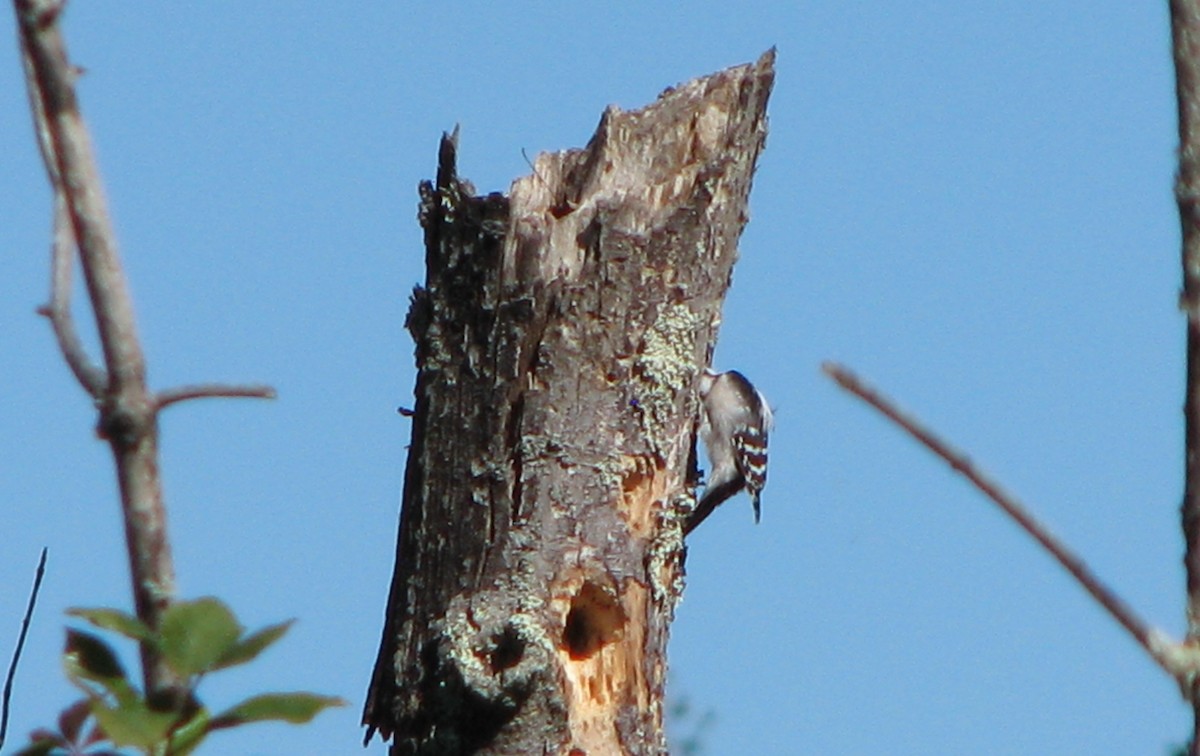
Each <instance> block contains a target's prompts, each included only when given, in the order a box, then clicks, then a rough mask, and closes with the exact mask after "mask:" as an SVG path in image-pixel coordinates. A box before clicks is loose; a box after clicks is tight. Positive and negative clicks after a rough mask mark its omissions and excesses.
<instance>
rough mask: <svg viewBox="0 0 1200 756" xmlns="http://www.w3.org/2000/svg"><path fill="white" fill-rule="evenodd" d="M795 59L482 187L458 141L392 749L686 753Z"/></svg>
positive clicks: (401, 551)
mask: <svg viewBox="0 0 1200 756" xmlns="http://www.w3.org/2000/svg"><path fill="white" fill-rule="evenodd" d="M773 79H774V51H770V52H768V53H766V54H765V55H763V56H762V58H760V59H759V60H758V61H757V62H756V63H754V64H750V65H745V66H739V67H736V68H732V69H729V70H726V71H723V72H720V73H717V74H714V75H712V76H709V77H706V78H702V79H698V80H696V81H693V82H690V83H688V84H685V85H682V86H680V87H678V88H675V89H670V90H667V91H666V92H664V93H663V95H662V96H660V98H659V99H658V100H657V101H656V102H655V103H654V104H652V105H650V106H648V107H646V108H644V109H641V110H637V111H631V112H623V111H620V110H618V109H616V108H609V109H608V110H607V111H606V112H605V113H604V115H603V116H602V118H601V121H600V124H599V126H598V128H597V130H596V133H595V135H594V136H593V137H592V139H591V141H590V142H589V144H588V146H587V147H586V148H584V149H582V150H570V151H565V152H559V153H554V154H543V155H541V156H539V157H538V159H537V160H536V163H535V172H534V174H533V175H531V176H527V177H525V178H522V179H520V180H518V181H516V182H515V183H514V184H513V186H512V190H511V192H510V194H509V195H508V196H502V195H499V194H493V195H489V196H486V197H475V196H472V195H473V191H472V189H471V188H470V186H469V184H467V183H466V182H465V181H463V180H461V179H460V178H459V177H458V175H457V166H456V147H457V136H456V135H455V136H447V137H445V138H444V139H443V141H442V145H441V149H440V154H439V160H438V177H437V180H436V182H433V183H425V184H423V185H422V187H421V211H420V218H421V223H422V226H423V228H424V229H425V243H426V263H427V279H426V282H425V285H424V286H423V287H420V288H418V289H417V290H416V291H415V292H414V294H413V301H412V307H411V310H410V312H409V317H408V328H409V330H410V331H411V333H412V335H413V337H414V339H415V341H416V361H417V369H418V377H417V384H416V391H415V393H416V404H415V414H414V417H413V438H412V444H411V446H410V449H409V457H408V467H407V472H406V477H405V486H404V496H403V504H402V511H401V518H400V533H399V538H398V546H397V557H396V570H395V575H394V577H393V582H392V586H391V591H390V596H389V600H388V607H387V613H386V618H385V628H384V634H383V640H382V643H381V648H380V653H379V657H378V660H377V662H376V665H375V670H374V674H373V676H372V681H371V686H370V690H369V692H368V699H367V704H366V708H365V711H364V724H365V725H366V726H367V727H368V736H367V737H368V738H370V736H371V733H373V732H374V731H376V730H377V731H379V732H380V733H381V734H382V735H383V736H384V737H385V738H386V737H391V738H393V747H392V752H393V753H396V754H409V753H421V754H426V753H495V754H501V753H512V754H516V753H522V754H526V753H571V752H577V753H593V754H596V753H632V754H652V753H654V754H656V753H664V752H665V751H666V741H665V736H664V734H663V707H662V701H663V694H664V690H665V680H666V666H667V664H666V645H667V638H668V632H669V627H670V621H671V619H672V617H673V613H674V608H675V605H676V603H677V602H678V600H679V598H680V595H681V593H682V589H683V557H684V550H683V541H682V537H681V530H680V527H681V523H682V516H683V515H684V514H686V510H687V508H688V507H690V506H692V505H693V504H694V486H695V483H696V481H695V430H696V428H695V417H696V409H697V401H696V393H695V384H696V380H697V376H698V373H699V372H700V371H701V370H702V369H703V368H704V367H705V366H706V365H708V363H709V360H710V357H711V355H712V350H713V347H714V344H715V341H716V336H717V330H718V325H719V323H720V312H721V305H722V302H723V300H724V296H725V292H726V290H727V288H728V285H729V281H730V275H731V271H732V267H733V264H734V262H735V260H736V257H737V241H738V238H739V236H740V234H741V232H742V229H743V227H744V225H745V223H746V220H747V204H748V198H749V193H750V186H751V181H752V177H753V173H754V166H755V163H756V160H757V157H758V155H759V152H760V151H761V149H762V147H763V144H764V140H765V136H766V104H767V99H768V96H769V94H770V90H771V85H772V83H773Z"/></svg>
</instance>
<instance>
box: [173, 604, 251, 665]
mask: <svg viewBox="0 0 1200 756" xmlns="http://www.w3.org/2000/svg"><path fill="white" fill-rule="evenodd" d="M241 634H242V626H241V625H239V624H238V621H237V618H236V617H234V616H233V612H231V611H229V607H227V606H225V604H224V603H223V602H221V601H220V600H219V599H215V598H211V597H209V598H202V599H197V600H195V601H180V602H179V603H177V604H172V605H171V606H170V607H168V608H167V610H166V611H165V612H164V613H163V617H162V623H161V625H160V626H159V635H160V644H161V649H162V653H163V658H165V659H166V660H167V663H168V664H170V665H171V668H172V669H174V670H175V671H176V672H177V673H179V674H180V675H182V676H184V677H190V676H192V675H198V674H203V673H204V672H208V671H210V670H212V669H214V668H215V667H216V664H217V662H218V661H220V660H221V659H222V658H223V657H224V656H225V655H226V654H227V653H229V651H230V649H231V648H233V647H234V645H235V644H236V643H237V640H238V637H239V636H240V635H241Z"/></svg>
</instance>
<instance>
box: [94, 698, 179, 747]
mask: <svg viewBox="0 0 1200 756" xmlns="http://www.w3.org/2000/svg"><path fill="white" fill-rule="evenodd" d="M92 716H94V717H95V718H96V721H97V722H98V723H99V724H100V727H101V729H103V730H104V735H105V737H107V738H108V739H109V740H111V741H112V743H113V745H115V746H133V747H134V748H140V749H142V750H143V751H149V750H151V749H152V748H153V747H154V746H155V745H156V744H158V743H159V742H161V741H163V740H164V739H165V738H166V736H167V731H168V730H170V729H171V725H172V724H173V723H174V722H175V719H176V717H177V715H176V714H175V713H174V712H171V711H153V710H152V709H150V708H148V707H147V706H146V702H145V701H143V700H142V699H140V698H135V699H133V700H131V701H127V702H123V703H120V704H118V705H116V706H109V705H108V704H107V703H105V702H104V701H101V700H95V701H92Z"/></svg>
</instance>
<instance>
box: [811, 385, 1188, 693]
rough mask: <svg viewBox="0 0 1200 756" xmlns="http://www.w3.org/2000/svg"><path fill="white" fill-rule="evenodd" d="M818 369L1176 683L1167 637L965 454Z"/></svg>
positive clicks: (879, 399)
mask: <svg viewBox="0 0 1200 756" xmlns="http://www.w3.org/2000/svg"><path fill="white" fill-rule="evenodd" d="M821 369H822V370H823V371H824V372H825V374H826V375H828V376H829V377H830V378H832V379H833V380H834V381H836V382H837V384H838V385H839V386H841V387H842V388H843V389H845V390H846V391H849V392H850V393H851V394H854V395H855V396H857V397H858V398H859V399H862V400H863V401H864V402H866V403H867V404H869V405H871V406H872V407H874V408H875V409H877V410H878V411H879V412H880V413H882V414H883V415H884V416H885V417H887V418H888V419H889V420H891V421H892V422H893V423H895V424H896V425H898V426H900V427H901V428H902V429H903V430H904V431H905V432H907V433H908V434H909V435H910V436H912V437H913V438H915V439H916V440H917V441H920V442H921V443H922V444H923V445H924V446H925V447H926V448H927V449H929V450H930V451H931V452H933V453H934V454H936V455H937V456H939V457H941V458H942V459H943V460H945V461H946V463H947V464H949V465H950V467H951V468H953V469H954V471H955V472H957V473H959V474H960V475H962V476H963V477H965V478H966V479H967V480H969V481H970V482H971V484H972V485H974V486H975V487H976V488H978V489H979V490H980V491H981V492H982V493H983V494H984V495H985V496H987V497H988V498H989V499H991V500H992V501H993V502H995V503H996V505H997V506H999V507H1000V509H1001V510H1003V511H1004V513H1005V514H1007V515H1008V516H1009V517H1011V518H1012V519H1013V520H1014V521H1016V523H1017V524H1018V525H1020V526H1021V529H1023V530H1024V531H1025V532H1026V533H1028V534H1029V535H1030V536H1032V537H1033V538H1034V540H1036V541H1037V542H1038V543H1040V544H1041V545H1042V547H1043V548H1045V549H1046V551H1048V552H1050V555H1051V556H1053V557H1054V558H1055V559H1056V560H1057V561H1058V563H1059V564H1061V565H1062V566H1063V567H1065V568H1066V569H1067V571H1068V572H1070V573H1071V574H1072V575H1073V576H1074V577H1075V579H1076V580H1077V581H1079V584H1080V585H1082V586H1083V588H1084V590H1086V591H1087V592H1088V593H1090V594H1091V595H1092V598H1094V599H1096V601H1097V602H1099V603H1100V605H1101V606H1103V607H1104V608H1105V609H1107V610H1108V613H1109V614H1111V615H1112V616H1113V618H1114V619H1116V620H1117V622H1119V623H1121V626H1122V627H1124V628H1125V629H1126V630H1128V631H1129V633H1130V635H1132V636H1133V637H1134V639H1135V640H1136V641H1137V642H1138V643H1139V644H1140V645H1141V646H1142V648H1144V649H1146V652H1147V653H1149V654H1150V656H1151V658H1153V659H1154V661H1155V662H1156V663H1157V664H1158V665H1159V666H1161V667H1162V668H1163V669H1164V670H1166V672H1167V673H1168V674H1170V675H1171V676H1172V677H1175V678H1176V679H1179V678H1180V676H1181V670H1180V668H1179V667H1180V664H1181V662H1180V661H1179V660H1177V659H1176V660H1173V659H1171V658H1168V657H1169V650H1168V649H1166V648H1164V646H1169V645H1170V644H1169V642H1168V641H1164V638H1165V636H1164V635H1163V634H1162V633H1161V632H1159V631H1157V630H1155V629H1154V628H1152V627H1151V626H1150V625H1149V624H1147V623H1146V622H1145V621H1144V620H1143V619H1142V618H1141V617H1139V616H1138V615H1137V614H1135V613H1134V611H1133V609H1131V608H1130V607H1129V605H1128V604H1126V603H1125V601H1123V600H1122V599H1121V598H1120V597H1119V596H1117V594H1116V593H1115V592H1114V591H1113V590H1112V589H1111V588H1109V587H1108V586H1107V585H1105V584H1104V583H1103V582H1101V580H1100V578H1098V577H1096V575H1095V574H1093V573H1092V571H1091V570H1090V569H1089V568H1088V567H1087V565H1086V564H1084V562H1083V560H1082V559H1080V558H1079V557H1078V556H1077V555H1075V554H1074V553H1073V552H1072V551H1071V550H1070V549H1069V548H1068V547H1067V546H1066V544H1064V543H1063V542H1062V541H1060V540H1059V539H1058V538H1057V537H1056V536H1055V535H1054V534H1053V533H1051V532H1050V530H1049V529H1048V528H1047V527H1046V526H1045V525H1042V524H1041V523H1040V522H1038V521H1037V520H1036V519H1034V517H1033V515H1031V514H1030V513H1029V511H1028V510H1027V509H1026V508H1025V507H1024V506H1023V505H1022V504H1021V503H1020V502H1018V501H1017V500H1016V499H1015V498H1014V497H1013V496H1012V495H1010V494H1008V493H1007V492H1005V491H1004V489H1002V488H1001V487H1000V486H999V485H998V484H997V483H995V482H994V481H992V480H991V479H989V478H988V477H987V476H985V475H984V474H983V473H982V472H980V471H979V469H978V468H976V467H975V465H974V463H973V462H971V460H970V459H969V458H968V457H967V456H966V455H965V454H963V453H962V452H960V451H958V450H957V449H955V448H954V447H952V446H951V445H950V444H948V443H946V442H945V441H943V440H941V439H940V438H938V436H936V435H935V434H934V433H933V432H932V431H930V430H928V429H927V428H925V427H924V426H923V425H922V424H921V423H920V422H919V421H918V420H917V419H915V418H913V417H912V416H910V415H908V414H906V413H904V412H903V411H901V410H900V409H899V408H898V407H896V405H895V404H894V403H893V402H892V401H891V400H890V399H888V398H886V397H884V396H883V395H882V394H880V393H879V392H878V391H876V390H875V389H873V388H871V387H869V386H867V385H866V384H864V383H863V382H862V381H860V380H859V379H858V377H857V376H856V375H854V374H853V373H852V372H850V371H849V370H848V369H846V368H845V367H843V366H841V365H837V364H834V363H831V362H826V363H825V364H823V365H822V366H821ZM1170 650H1173V649H1170Z"/></svg>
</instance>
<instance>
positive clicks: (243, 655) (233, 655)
mask: <svg viewBox="0 0 1200 756" xmlns="http://www.w3.org/2000/svg"><path fill="white" fill-rule="evenodd" d="M295 621H296V620H288V621H287V622H280V623H279V624H278V625H269V626H267V627H264V628H263V629H262V630H259V631H258V632H256V633H251V634H250V635H247V636H246V637H244V638H242V639H241V640H239V641H238V642H237V643H236V644H234V646H233V647H232V648H230V649H229V650H228V651H226V652H225V655H224V656H222V657H221V660H220V661H219V662H217V666H216V667H214V668H213V669H225V668H226V667H236V666H237V665H239V664H245V663H246V662H249V661H254V659H255V657H257V656H258V655H259V654H261V653H262V652H263V651H264V650H266V648H267V647H268V646H270V645H271V644H272V643H274V642H275V641H277V640H279V639H280V638H282V637H283V635H284V633H286V632H287V631H288V629H289V628H291V626H292V623H294V622H295Z"/></svg>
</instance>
